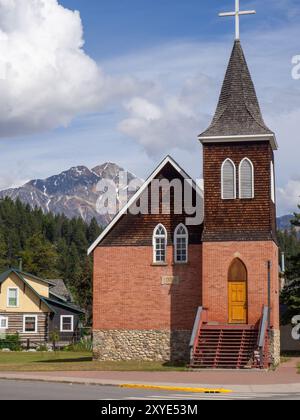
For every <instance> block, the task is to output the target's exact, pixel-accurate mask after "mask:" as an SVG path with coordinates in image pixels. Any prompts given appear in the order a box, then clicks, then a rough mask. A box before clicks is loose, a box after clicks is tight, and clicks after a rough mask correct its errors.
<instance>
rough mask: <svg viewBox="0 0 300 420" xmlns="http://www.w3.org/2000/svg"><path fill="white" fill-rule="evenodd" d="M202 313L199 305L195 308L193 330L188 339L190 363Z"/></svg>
mask: <svg viewBox="0 0 300 420" xmlns="http://www.w3.org/2000/svg"><path fill="white" fill-rule="evenodd" d="M202 315H203V308H202V306H200V307H199V308H198V310H197V315H196V319H195V323H194V327H193V332H192V336H191V340H190V364H192V362H193V358H194V353H195V348H196V343H197V340H198V337H199V333H200V329H201V325H202Z"/></svg>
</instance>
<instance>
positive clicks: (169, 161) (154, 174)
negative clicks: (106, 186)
mask: <svg viewBox="0 0 300 420" xmlns="http://www.w3.org/2000/svg"><path fill="white" fill-rule="evenodd" d="M167 164H171V165H172V166H173V168H174V169H175V170H176V171H177V172H178V173H179V174H180V175H181V176H182V177H183V178H184V179H191V180H192V186H193V188H194V189H195V190H196V191H197V192H198V194H199V195H201V196H202V197H203V191H202V190H201V189H200V188H199V186H198V185H197V184H196V182H195V181H194V180H193V179H192V178H191V177H190V176H189V175H188V174H187V173H186V172H185V171H184V170H183V169H182V168H181V167H180V166H179V165H178V163H177V162H175V160H174V159H173V158H172V157H171V156H167V157H166V158H165V159H164V160H163V161H162V162H161V163H160V164H159V165H158V167H157V168H156V169H155V170H154V171H153V172H152V174H151V175H150V176H149V177H148V179H147V180H146V181H145V182H144V184H143V186H142V187H141V188H140V189H139V190H138V191H137V192H136V193H135V194H134V196H133V197H132V198H131V199H130V200H129V201H128V203H127V204H126V205H125V206H124V207H123V208H122V209H121V211H120V212H119V213H118V214H117V215H116V216H115V217H114V219H113V220H112V221H111V222H110V224H109V225H108V226H107V227H106V229H104V231H103V232H102V233H101V235H100V236H99V237H98V238H97V239H96V241H95V242H94V243H93V244H92V245H91V246H90V248H89V249H88V255H90V254H91V253H92V252H93V251H94V250H95V248H96V247H97V246H98V245H99V244H100V243H101V242H102V241H103V239H104V238H105V237H106V236H107V234H108V233H109V232H110V231H111V229H112V228H113V227H114V226H115V225H116V223H117V222H118V221H119V220H120V219H121V217H122V216H123V215H124V214H126V212H127V210H128V209H129V208H130V207H131V206H132V205H133V204H134V203H135V202H136V200H138V199H139V197H140V196H141V194H142V193H143V192H144V191H145V190H146V188H147V187H148V186H149V185H150V183H151V182H152V181H153V179H155V178H156V177H157V175H158V174H159V173H160V172H161V170H162V169H163V168H164V167H165V166H166V165H167Z"/></svg>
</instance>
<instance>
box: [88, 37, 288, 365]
mask: <svg viewBox="0 0 300 420" xmlns="http://www.w3.org/2000/svg"><path fill="white" fill-rule="evenodd" d="M199 140H200V142H201V143H202V146H203V178H204V194H203V192H202V191H200V190H199V189H198V187H197V185H196V184H195V183H193V182H190V181H188V180H189V179H190V177H189V176H188V175H187V173H186V172H185V171H184V170H183V169H182V168H181V167H180V166H179V165H178V164H177V163H176V162H175V161H174V160H173V159H172V158H171V157H167V158H166V159H165V160H164V161H163V162H162V163H161V164H160V165H159V166H158V168H157V169H156V170H155V171H154V172H153V173H152V174H151V176H150V177H149V178H148V179H147V181H146V182H145V184H144V185H143V187H142V188H141V189H140V190H139V191H138V192H137V193H136V194H135V196H134V197H133V198H132V199H131V200H130V201H129V203H128V204H127V206H125V207H124V208H123V209H122V210H121V211H120V213H119V214H118V215H117V216H116V217H115V218H114V219H113V221H112V222H111V223H110V224H109V226H108V227H107V228H106V229H105V230H104V232H103V233H102V234H101V236H100V237H99V238H98V239H97V241H96V242H95V243H94V244H93V245H92V246H91V248H90V249H89V253H90V254H93V256H94V280H93V284H94V285H93V287H94V292H93V296H94V304H93V335H94V355H95V358H96V359H98V360H160V361H172V362H176V361H185V362H187V363H189V364H190V366H191V367H196V368H201V367H203V368H206V367H213V368H252V367H267V366H270V365H271V364H277V363H279V354H280V333H279V278H278V247H277V241H276V208H275V175H274V151H275V150H276V149H277V143H276V137H275V135H274V133H273V132H272V131H271V130H270V129H269V128H268V127H267V126H266V125H265V123H264V120H263V117H262V115H261V111H260V107H259V103H258V99H257V96H256V92H255V88H254V85H253V82H252V79H251V75H250V72H249V69H248V66H247V63H246V60H245V57H244V53H243V50H242V46H241V43H240V41H239V40H236V41H235V43H234V46H233V50H232V54H231V58H230V61H229V65H228V69H227V72H226V75H225V79H224V83H223V87H222V91H221V94H220V99H219V103H218V106H217V109H216V113H215V115H214V118H213V121H212V123H211V125H210V127H209V128H208V129H207V130H206V131H205V132H204V133H202V134H201V135H200V136H199ZM175 179H176V180H180V181H181V183H182V185H183V186H186V185H189V186H190V190H191V194H190V196H191V200H190V201H191V205H190V206H188V207H187V206H183V205H182V208H181V212H180V211H178V205H177V206H176V205H175V201H176V200H177V199H178V197H175V195H176V194H175V193H174V190H175V189H174V188H171V194H170V198H171V199H170V200H169V207H168V206H166V205H165V204H164V203H165V200H164V198H165V192H164V190H163V188H161V190H160V192H159V194H158V197H156V199H155V201H156V203H155V205H154V206H153V202H151V201H153V194H151V192H152V190H151V188H152V185H153V183H154V182H155V181H158V180H168V181H171V182H172V181H173V180H175ZM183 190H184V188H183ZM182 196H185V194H184V192H182ZM145 198H146V199H147V200H146V201H145ZM142 200H143V202H147V206H148V210H149V212H148V213H147V212H144V213H139V214H136V212H131V211H130V210H131V208H132V207H137V206H138V205H139V204H140V203H141V201H142ZM177 201H178V200H177ZM182 201H184V200H182ZM166 207H167V208H166ZM153 208H154V209H155V211H153ZM195 209H196V210H195ZM150 210H152V211H150ZM193 211H194V212H195V214H196V213H198V214H199V213H200V215H201V216H200V218H199V217H198V218H199V220H198V222H197V223H192V222H191V220H192V219H193V218H192V217H191V215H192V213H193ZM146 213H147V214H146Z"/></svg>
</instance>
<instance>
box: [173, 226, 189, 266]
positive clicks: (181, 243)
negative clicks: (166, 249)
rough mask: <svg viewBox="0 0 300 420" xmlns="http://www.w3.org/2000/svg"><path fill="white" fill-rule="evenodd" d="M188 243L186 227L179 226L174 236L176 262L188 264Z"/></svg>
mask: <svg viewBox="0 0 300 420" xmlns="http://www.w3.org/2000/svg"><path fill="white" fill-rule="evenodd" d="M188 243H189V234H188V230H187V228H186V227H185V226H184V225H182V224H181V225H179V226H177V228H176V230H175V235H174V244H175V262H176V263H187V262H188Z"/></svg>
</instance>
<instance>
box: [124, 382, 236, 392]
mask: <svg viewBox="0 0 300 420" xmlns="http://www.w3.org/2000/svg"><path fill="white" fill-rule="evenodd" d="M120 387H121V388H127V389H153V390H157V391H175V392H187V393H195V394H231V393H232V392H233V391H231V390H229V389H213V388H190V387H178V386H159V385H136V384H124V385H120Z"/></svg>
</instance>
